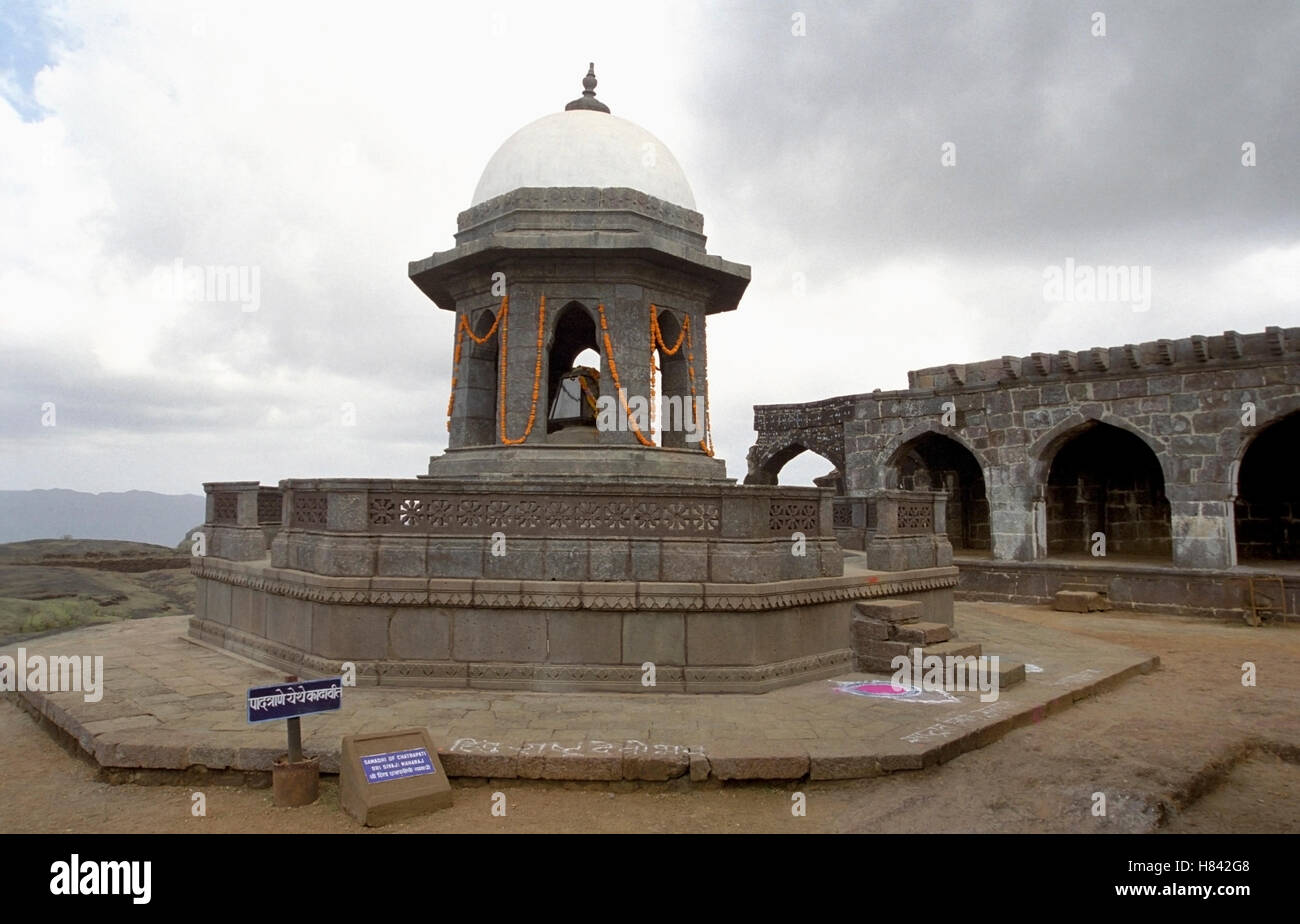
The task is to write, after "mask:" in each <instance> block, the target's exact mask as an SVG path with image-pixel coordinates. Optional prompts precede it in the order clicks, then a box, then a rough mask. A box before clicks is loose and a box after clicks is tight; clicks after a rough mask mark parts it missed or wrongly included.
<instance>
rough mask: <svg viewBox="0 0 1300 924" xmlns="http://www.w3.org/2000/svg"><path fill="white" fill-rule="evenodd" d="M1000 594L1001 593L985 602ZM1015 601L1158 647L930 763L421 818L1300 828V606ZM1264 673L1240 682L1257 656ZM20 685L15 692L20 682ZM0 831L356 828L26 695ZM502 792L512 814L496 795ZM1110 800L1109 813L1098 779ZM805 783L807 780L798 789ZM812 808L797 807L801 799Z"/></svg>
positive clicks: (563, 791)
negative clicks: (63, 727)
mask: <svg viewBox="0 0 1300 924" xmlns="http://www.w3.org/2000/svg"><path fill="white" fill-rule="evenodd" d="M974 605H976V606H980V607H985V608H987V610H988V611H990V612H995V611H997V610H998V608H997V607H994V606H993V605H991V604H974ZM1010 609H1014V612H1015V614H1016V616H1017V617H1018V618H1020V619H1029V620H1032V621H1036V622H1044V623H1047V624H1050V625H1053V626H1056V627H1060V628H1066V629H1069V630H1070V631H1075V632H1079V633H1083V634H1086V635H1089V636H1093V637H1096V638H1100V639H1103V640H1105V641H1110V642H1116V643H1119V644H1123V645H1128V646H1130V647H1133V648H1137V649H1140V650H1142V651H1147V652H1152V653H1155V654H1158V655H1159V656H1160V659H1161V663H1162V667H1161V669H1160V670H1158V671H1155V672H1153V673H1151V674H1148V675H1145V676H1139V677H1137V678H1135V679H1132V680H1130V681H1128V682H1126V683H1125V684H1123V685H1122V686H1120V687H1119V688H1118V689H1116V690H1113V691H1111V692H1109V693H1105V694H1103V695H1101V696H1099V697H1095V698H1092V699H1088V700H1084V701H1082V702H1080V703H1077V704H1076V705H1075V706H1074V707H1072V708H1070V709H1067V710H1065V711H1064V712H1062V713H1059V714H1057V715H1053V716H1050V717H1048V718H1047V719H1045V720H1044V721H1042V722H1040V723H1037V724H1034V725H1030V726H1027V727H1025V728H1022V729H1019V730H1017V731H1015V732H1012V733H1011V734H1009V735H1007V736H1006V737H1004V738H1002V739H1001V740H999V741H997V742H995V743H993V744H992V745H990V746H988V747H986V748H983V749H981V750H978V751H974V752H971V753H968V754H965V755H962V756H961V757H958V758H957V759H955V760H953V761H952V762H950V763H947V764H943V765H941V766H937V767H933V768H931V769H928V770H924V771H916V772H901V773H895V774H892V775H889V776H885V777H880V778H876V779H870V780H856V781H850V782H842V783H812V782H805V783H801V784H790V785H763V784H755V783H749V784H725V785H723V784H718V783H716V782H710V783H707V784H703V785H699V784H696V785H692V784H690V783H689V782H688V781H685V780H679V781H675V782H672V783H667V784H650V783H612V784H611V783H554V782H549V783H548V782H533V781H517V780H500V781H495V780H494V781H466V780H454V781H453V786H454V788H455V804H454V806H453V807H452V808H450V809H448V810H445V811H442V812H438V813H436V814H434V815H430V816H426V817H424V818H421V819H418V820H416V821H413V822H410V823H406V824H399V825H394V826H391V827H389V828H386V829H384V830H386V831H406V832H419V831H429V832H493V831H502V832H504V831H512V832H551V831H554V832H731V831H735V832H785V833H821V832H863V833H867V832H882V833H892V832H1007V833H1014V832H1061V833H1070V832H1158V831H1166V832H1225V833H1247V832H1249V833H1261V832H1278V833H1292V832H1297V831H1300V670H1298V669H1297V668H1300V621H1297V620H1292V625H1290V626H1285V627H1284V626H1265V627H1263V628H1256V629H1251V628H1247V627H1246V626H1243V625H1235V624H1225V623H1214V622H1207V621H1204V620H1193V619H1178V618H1173V617H1157V616H1147V615H1134V614H1126V613H1121V614H1117V613H1105V614H1100V613H1098V614H1090V615H1087V616H1083V615H1070V614H1062V613H1053V612H1051V611H1050V610H1048V609H1046V608H1034V607H1015V608H1010ZM1247 661H1249V662H1252V663H1253V664H1254V665H1255V673H1256V684H1255V685H1254V686H1244V685H1243V684H1242V676H1243V668H1242V665H1243V662H1247ZM6 699H9V696H6ZM0 740H3V741H4V742H5V744H4V747H3V750H0V832H56V833H57V832H78V833H80V832H163V831H168V832H192V833H213V832H258V833H261V832H290V831H294V832H297V831H301V832H349V831H363V830H365V829H363V828H361V827H360V826H359V825H357V824H355V823H354V822H353V821H352V820H351V819H349V818H347V817H346V816H345V815H343V814H342V813H341V812H340V810H339V804H338V787H337V785H336V783H335V782H333V781H332V780H330V779H327V780H326V781H324V782H323V785H322V794H321V798H320V800H319V801H318V802H317V803H316V804H314V805H312V806H308V807H306V808H300V809H280V808H275V807H274V806H273V805H272V802H271V793H270V790H269V789H248V788H234V787H221V786H210V787H203V786H201V785H200V786H198V787H197V790H198V791H201V792H202V793H203V796H204V800H205V802H206V815H204V816H202V817H198V816H196V815H194V814H193V812H192V807H193V805H194V802H193V801H192V800H193V794H194V792H195V791H196V787H195V786H193V785H186V786H182V785H173V786H136V785H113V784H110V783H107V782H102V781H101V780H100V778H99V773H98V770H97V768H96V767H94V766H93V765H91V764H90V763H87V762H86V761H85V760H83V759H81V758H79V757H76V756H73V755H71V754H69V753H68V752H67V751H65V750H64V749H63V747H62V746H61V745H60V744H59V743H57V742H56V741H55V740H54V739H53V738H52V737H50V736H49V735H47V734H46V733H45V732H44V731H42V730H41V729H40V728H38V727H37V725H36V724H35V722H34V721H33V720H32V719H31V718H30V717H29V716H28V715H27V714H26V713H25V712H23V711H22V710H21V709H20V708H19V707H18V706H17V705H16V703H14V702H12V701H9V702H6V703H5V705H3V706H0ZM496 793H503V794H504V795H505V804H506V814H505V816H504V817H500V816H497V815H494V814H493V812H492V807H493V805H494V803H499V802H500V800H499V799H497V798H494V797H495V794H496ZM1097 793H1100V794H1102V795H1103V796H1104V799H1105V814H1104V815H1101V814H1094V811H1095V808H1096V807H1098V806H1100V800H1099V798H1098V797H1097V796H1096V795H1095V794H1097ZM799 794H802V796H800V795H799ZM801 800H802V801H803V802H804V804H805V806H806V814H804V815H796V814H795V813H794V811H792V809H794V808H796V806H797V804H798V803H799V802H800V801H801Z"/></svg>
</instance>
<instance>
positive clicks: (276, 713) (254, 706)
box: [248, 677, 343, 722]
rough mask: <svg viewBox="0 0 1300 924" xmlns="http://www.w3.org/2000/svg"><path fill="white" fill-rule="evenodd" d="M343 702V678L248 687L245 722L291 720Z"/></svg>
mask: <svg viewBox="0 0 1300 924" xmlns="http://www.w3.org/2000/svg"><path fill="white" fill-rule="evenodd" d="M342 705H343V678H342V677H325V678H323V679H321V680H302V681H296V682H294V683H277V684H274V685H273V686H269V687H249V689H248V721H250V722H270V721H272V720H274V719H292V718H293V717H294V716H300V715H310V714H311V713H313V712H329V711H330V710H331V709H338V708H339V707H341V706H342Z"/></svg>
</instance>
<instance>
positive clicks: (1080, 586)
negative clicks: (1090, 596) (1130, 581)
mask: <svg viewBox="0 0 1300 924" xmlns="http://www.w3.org/2000/svg"><path fill="white" fill-rule="evenodd" d="M1056 589H1057V590H1083V591H1089V592H1091V593H1095V594H1101V595H1102V596H1103V597H1109V596H1110V588H1108V587H1106V586H1104V585H1102V584H1089V583H1088V582H1087V581H1076V582H1070V581H1066V582H1065V583H1064V584H1062V585H1061V586H1060V587H1058V588H1056Z"/></svg>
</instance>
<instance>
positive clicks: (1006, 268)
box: [0, 0, 1300, 493]
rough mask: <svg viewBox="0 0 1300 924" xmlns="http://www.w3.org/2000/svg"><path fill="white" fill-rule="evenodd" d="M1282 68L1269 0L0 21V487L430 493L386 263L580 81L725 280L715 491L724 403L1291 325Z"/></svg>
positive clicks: (397, 274) (888, 384) (477, 6)
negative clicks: (420, 487) (1092, 294)
mask: <svg viewBox="0 0 1300 924" xmlns="http://www.w3.org/2000/svg"><path fill="white" fill-rule="evenodd" d="M1098 11H1100V12H1103V13H1105V20H1104V23H1102V22H1099V21H1098V20H1097V19H1096V18H1095V16H1094V13H1095V12H1098ZM1103 26H1104V35H1101V34H1096V33H1098V32H1100V31H1102V27H1103ZM1297 47H1300V5H1297V4H1296V3H1294V2H1293V0H1279V2H1272V3H1270V2H1252V0H1246V2H1242V3H1234V4H1231V5H1227V4H1221V3H1217V2H1177V3H1175V2H1166V3H1151V2H1133V0H1125V2H1124V3H1122V4H1121V3H1116V4H1109V3H1105V2H1101V0H1088V2H1086V3H1076V2H1024V3H1018V2H1003V0H998V2H991V0H953V2H938V0H936V2H924V3H920V2H898V3H887V2H881V3H865V2H864V3H853V4H847V3H833V4H832V3H826V4H822V3H807V2H803V0H799V2H796V3H793V4H780V3H775V2H761V3H760V2H752V3H741V2H735V3H708V4H695V3H692V4H658V3H637V4H617V3H608V2H601V3H592V4H575V5H562V4H554V3H546V4H537V3H531V2H528V3H520V4H492V3H473V4H471V3H457V4H429V3H418V4H416V3H412V4H397V3H386V2H382V0H381V2H370V3H367V4H364V5H361V6H358V5H357V4H340V5H338V6H336V7H331V6H330V5H329V4H326V3H319V2H314V3H310V4H308V3H276V2H271V3H251V4H247V5H243V4H239V3H232V2H228V0H220V2H213V3H177V2H171V0H166V2H156V3H155V2H143V0H132V2H129V3H128V2H122V3H111V2H95V3H86V4H82V3H59V2H52V3H33V2H30V0H17V2H14V0H5V3H4V5H3V6H0V216H3V219H2V220H0V488H4V489H22V488H51V487H63V488H75V489H79V490H87V491H116V490H127V489H132V488H138V489H147V490H155V491H163V492H169V493H190V492H199V491H201V484H202V482H203V481H212V480H235V479H260V480H262V481H263V482H264V483H274V482H276V481H278V480H279V479H281V478H285V477H306V476H316V475H348V476H363V475H366V476H369V475H373V476H413V475H415V474H418V473H420V472H422V471H424V469H425V467H426V465H427V460H428V457H429V455H430V454H434V453H438V452H441V451H442V449H443V448H444V446H445V442H446V429H445V427H444V418H443V413H444V410H445V407H446V400H447V389H448V383H449V374H450V353H451V345H452V337H451V334H452V318H451V315H449V314H448V313H446V312H442V311H438V310H437V309H435V308H434V307H433V306H432V304H431V303H430V302H428V301H427V300H426V299H425V297H424V296H423V295H422V294H421V293H420V292H419V291H418V290H417V289H416V288H415V286H413V285H412V284H411V283H410V282H409V280H408V279H407V278H406V267H407V262H408V261H410V260H413V259H419V258H422V257H425V256H428V255H429V254H430V253H432V252H434V251H437V250H446V249H448V248H449V247H451V246H452V244H453V240H452V233H453V232H454V230H455V221H456V214H457V212H459V211H461V210H462V209H464V208H466V207H467V206H468V204H469V201H470V197H471V194H472V193H473V190H474V186H475V184H476V182H477V181H478V177H479V174H480V172H481V170H482V168H483V165H484V164H485V163H486V162H487V160H488V158H489V157H490V156H491V154H492V152H493V151H494V150H495V149H496V148H497V146H498V145H499V144H500V143H501V142H502V141H503V140H504V139H505V138H506V137H508V136H509V135H510V134H511V133H513V132H514V130H515V129H517V128H518V127H520V126H522V125H524V124H525V123H527V122H530V121H532V120H533V119H536V118H538V117H539V116H542V115H545V114H547V113H550V112H554V111H557V110H559V109H561V108H562V107H563V104H564V103H565V102H567V101H568V100H570V99H572V98H574V97H575V96H576V95H577V94H578V91H579V89H580V87H579V81H580V78H581V77H582V75H583V73H584V72H585V69H586V64H587V62H588V61H591V60H594V61H595V62H596V69H597V73H598V75H599V78H600V86H599V95H600V98H601V99H602V100H604V101H605V102H607V103H608V104H609V105H610V107H611V108H612V109H613V111H614V113H615V114H616V115H619V116H622V117H624V118H627V119H631V120H632V121H634V122H637V123H639V124H641V125H643V126H645V127H646V128H647V129H649V130H650V131H651V132H653V133H654V134H656V135H657V136H658V137H659V138H661V139H662V140H663V141H664V143H665V144H666V145H667V146H668V147H669V148H670V149H671V150H672V151H673V152H674V154H675V155H676V157H677V159H678V160H679V161H680V162H681V164H682V166H683V167H684V169H685V171H686V174H687V176H688V177H689V178H690V180H691V183H692V186H693V188H694V192H695V197H696V200H697V204H698V206H699V208H700V211H702V212H703V214H704V217H705V231H706V233H707V234H708V235H709V249H710V251H711V252H713V253H717V254H719V255H721V256H723V257H726V258H727V259H730V260H734V261H737V262H741V263H747V264H749V265H751V266H752V267H753V277H754V278H753V283H752V284H751V285H750V288H749V290H748V292H747V294H746V296H745V298H744V299H743V300H742V302H741V306H740V309H739V310H738V311H736V312H733V313H730V314H725V315H718V316H715V317H714V318H712V319H711V320H710V330H709V345H710V356H709V359H710V385H711V393H712V399H713V413H712V418H713V426H714V434H715V440H716V442H717V444H718V448H719V454H720V455H722V456H725V457H726V458H727V460H728V463H729V471H730V474H731V475H732V476H734V477H741V476H743V475H744V456H745V451H746V449H747V448H748V447H749V445H750V444H751V443H752V442H753V431H752V412H751V407H752V405H754V404H756V403H770V402H787V401H803V400H812V399H816V398H823V397H829V396H832V395H838V394H848V393H856V392H864V391H871V390H872V389H874V388H885V389H892V388H903V387H906V384H907V379H906V373H907V370H908V369H915V368H921V367H924V366H928V365H939V364H946V363H950V362H971V361H976V360H980V359H987V358H992V357H996V356H1001V355H1003V354H1008V353H1010V354H1017V355H1021V354H1026V353H1029V352H1032V351H1036V350H1041V351H1045V352H1055V351H1057V350H1061V349H1085V348H1088V347H1092V346H1102V345H1111V344H1119V343H1127V342H1137V341H1141V340H1150V339H1155V338H1158V337H1180V336H1187V335H1190V334H1194V333H1202V334H1214V333H1219V332H1222V331H1223V330H1225V329H1234V330H1238V331H1242V332H1247V331H1257V330H1262V329H1263V328H1264V327H1265V326H1267V325H1273V324H1277V325H1282V326H1295V325H1298V324H1300V294H1298V293H1300V218H1298V217H1297V203H1298V202H1300V183H1298V182H1297V177H1298V176H1300V156H1298V155H1297V151H1298V150H1300V103H1298V102H1297V101H1298V100H1300V69H1298V68H1297V67H1296V64H1295V49H1296V48H1297ZM1243 145H1246V146H1248V147H1249V150H1250V151H1253V156H1254V161H1255V164H1254V166H1246V165H1244V164H1243V158H1245V159H1247V160H1249V159H1250V156H1249V154H1248V153H1244V152H1243V150H1244V149H1243ZM945 160H946V161H948V163H945ZM1067 259H1069V260H1072V261H1074V263H1075V264H1077V265H1083V266H1107V265H1131V266H1140V267H1149V268H1150V272H1151V280H1152V281H1151V298H1150V304H1149V306H1139V305H1134V304H1132V303H1131V301H1130V302H1125V301H1122V300H1111V301H1096V300H1094V301H1087V300H1086V299H1083V298H1076V299H1074V300H1073V301H1053V300H1051V299H1048V298H1045V297H1044V280H1045V273H1047V272H1048V271H1049V269H1050V268H1051V267H1064V265H1065V261H1066V260H1067ZM178 265H179V266H182V267H203V266H239V267H244V268H245V271H246V273H247V274H248V275H247V277H246V278H247V281H248V284H249V286H250V291H251V286H252V284H253V280H254V277H253V275H252V274H253V273H254V272H255V273H256V282H257V289H256V292H257V296H258V300H257V310H256V311H246V310H243V308H242V307H241V305H240V304H238V303H236V302H233V301H226V302H212V301H203V302H201V301H191V300H189V299H188V298H187V297H186V293H185V291H184V288H183V287H180V288H178V287H177V286H175V285H174V284H172V283H171V282H169V280H171V279H173V278H174V268H175V267H176V266H178ZM1142 307H1145V310H1135V308H1142ZM349 408H350V409H353V412H354V415H355V416H354V420H355V422H354V424H353V425H350V426H349V425H347V423H348V417H347V414H346V410H347V409H349ZM49 424H53V426H50V425H49ZM827 468H828V465H827V463H825V462H824V461H822V460H820V459H815V458H814V457H811V456H810V455H808V454H805V456H803V457H801V458H800V459H797V460H795V462H793V463H791V465H790V466H789V467H788V468H787V470H786V472H785V473H783V474H784V475H787V476H789V477H788V480H790V481H793V482H800V481H804V480H806V479H807V478H809V477H811V476H812V475H816V474H822V473H823V472H824V471H825V470H826V469H827ZM783 480H785V479H783Z"/></svg>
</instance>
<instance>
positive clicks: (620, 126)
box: [470, 109, 695, 211]
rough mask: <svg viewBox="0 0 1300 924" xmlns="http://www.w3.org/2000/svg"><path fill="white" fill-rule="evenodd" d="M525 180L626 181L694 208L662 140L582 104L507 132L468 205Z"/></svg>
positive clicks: (591, 183) (568, 182)
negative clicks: (586, 107)
mask: <svg viewBox="0 0 1300 924" xmlns="http://www.w3.org/2000/svg"><path fill="white" fill-rule="evenodd" d="M525 186H542V187H550V186H589V187H595V188H598V189H608V188H610V187H615V186H626V187H628V188H629V189H635V190H638V191H640V192H643V193H648V194H650V195H652V196H655V197H657V198H659V199H663V200H664V201H666V202H671V203H672V204H673V205H678V206H681V207H683V208H688V209H691V210H692V211H694V210H695V196H694V195H693V194H692V193H691V186H690V184H689V183H687V182H686V174H684V173H683V172H682V168H681V166H680V165H679V164H678V163H677V158H675V157H673V155H672V152H671V151H669V150H668V148H667V147H665V146H664V143H663V142H662V141H660V140H659V139H658V138H656V137H655V136H654V135H652V134H650V133H649V132H648V131H646V130H645V129H644V128H642V127H641V126H639V125H637V124H635V123H634V122H629V121H627V120H626V119H620V118H618V117H617V116H612V115H610V114H609V113H606V112H594V111H592V110H588V109H572V110H567V111H565V112H557V113H554V114H553V115H548V116H543V117H542V118H540V119H538V120H537V121H536V122H532V123H530V124H528V125H525V126H524V127H523V128H521V129H519V131H517V132H515V133H514V134H513V135H511V136H510V137H509V138H507V139H506V141H505V143H504V144H503V145H501V147H499V148H497V152H496V153H495V154H493V155H492V159H491V160H489V161H488V163H487V166H486V167H485V168H483V176H482V177H480V178H479V181H478V186H477V187H475V189H474V201H473V202H471V203H470V205H471V206H474V205H478V204H479V203H480V202H486V201H487V200H488V199H491V198H494V197H495V196H500V195H503V194H505V193H508V192H510V191H512V190H515V189H519V188H521V187H525Z"/></svg>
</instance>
